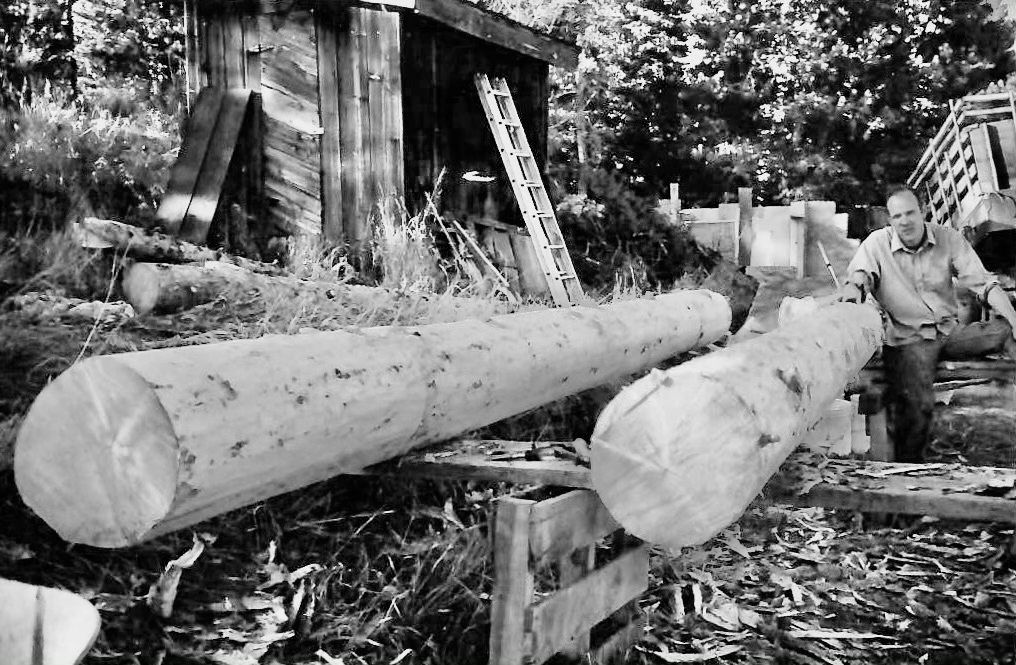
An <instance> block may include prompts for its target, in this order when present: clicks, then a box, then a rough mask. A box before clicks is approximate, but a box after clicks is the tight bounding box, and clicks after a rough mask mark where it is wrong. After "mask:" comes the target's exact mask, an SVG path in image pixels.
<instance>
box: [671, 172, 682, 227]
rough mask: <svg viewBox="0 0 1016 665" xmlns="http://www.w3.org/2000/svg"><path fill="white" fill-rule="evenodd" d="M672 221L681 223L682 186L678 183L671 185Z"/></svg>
mask: <svg viewBox="0 0 1016 665" xmlns="http://www.w3.org/2000/svg"><path fill="white" fill-rule="evenodd" d="M670 221H671V222H673V223H674V224H680V223H681V185H680V183H676V182H672V183H670Z"/></svg>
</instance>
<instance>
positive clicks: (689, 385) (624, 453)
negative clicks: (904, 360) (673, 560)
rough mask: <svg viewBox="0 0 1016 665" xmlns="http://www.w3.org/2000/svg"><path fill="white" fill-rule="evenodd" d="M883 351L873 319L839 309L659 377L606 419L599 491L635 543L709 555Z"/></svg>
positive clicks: (646, 381) (862, 310)
mask: <svg viewBox="0 0 1016 665" xmlns="http://www.w3.org/2000/svg"><path fill="white" fill-rule="evenodd" d="M881 342H882V322H881V320H880V318H879V314H878V312H877V311H876V310H875V309H874V308H872V307H869V306H867V305H853V304H847V303H834V304H831V305H828V306H825V307H823V308H821V309H819V310H817V311H816V312H815V313H814V314H813V315H811V316H810V318H808V319H797V320H795V321H794V322H793V323H792V324H791V325H789V326H787V327H785V328H780V329H777V330H776V331H773V332H771V333H767V334H765V335H761V336H759V337H757V338H754V339H752V340H750V341H747V342H744V343H741V344H737V345H734V346H731V347H728V348H725V349H722V350H720V351H716V352H714V353H710V354H708V355H705V356H701V357H699V358H695V359H694V360H691V361H689V362H686V363H683V364H681V365H679V366H677V367H674V368H673V369H670V370H667V371H665V372H664V371H653V372H652V373H650V374H649V375H648V376H646V377H643V378H641V379H639V380H638V381H636V382H635V383H633V384H632V385H630V386H628V387H627V388H625V389H624V390H623V391H622V392H621V393H620V394H618V395H617V397H615V398H614V399H613V400H612V401H611V402H610V403H609V404H608V405H607V407H606V408H605V409H604V411H603V412H602V413H601V414H600V417H599V419H598V420H597V423H596V427H595V429H594V432H593V435H592V440H591V465H592V477H593V486H594V487H595V489H596V491H597V493H598V494H599V495H600V498H601V499H602V501H603V503H604V505H605V506H606V507H607V510H608V511H610V513H611V515H613V517H614V519H616V520H617V521H618V522H619V523H620V524H621V525H622V526H624V528H625V529H627V530H628V531H629V532H631V533H632V534H634V535H636V536H638V537H639V538H642V539H644V540H647V541H649V542H652V543H656V544H659V545H664V546H668V547H682V546H685V545H697V544H700V543H703V542H705V541H706V540H708V539H709V538H711V537H712V536H714V535H715V534H717V533H719V532H720V531H721V530H722V529H724V528H725V527H727V526H728V525H730V524H731V523H733V522H734V521H736V520H737V519H738V518H739V517H740V516H741V514H742V513H743V512H744V510H745V508H747V507H748V505H749V504H750V503H751V501H752V499H754V498H755V496H756V495H758V493H759V492H760V491H761V490H762V487H763V486H764V485H765V483H766V482H767V481H768V480H769V478H770V477H771V476H772V475H773V474H774V473H775V472H776V470H777V469H778V468H779V466H780V464H782V463H783V461H784V460H785V459H786V458H787V456H788V455H789V454H790V453H791V451H793V450H794V448H795V447H796V446H797V444H798V443H799V442H800V441H801V437H802V435H803V434H804V433H805V432H806V431H807V430H808V429H810V428H811V427H812V426H814V425H815V423H816V422H817V421H818V420H819V418H820V417H821V416H822V414H823V412H824V411H825V410H826V408H827V407H828V406H829V404H830V403H831V402H832V401H833V400H834V399H836V398H838V397H841V396H842V395H843V390H844V388H845V386H846V385H847V383H848V382H849V381H850V380H851V379H852V378H853V377H855V376H856V375H857V373H858V372H859V371H860V370H861V368H862V367H863V366H864V364H865V363H866V362H867V361H868V359H869V358H871V356H872V355H873V354H874V352H875V350H876V349H877V348H878V347H879V345H880V344H881Z"/></svg>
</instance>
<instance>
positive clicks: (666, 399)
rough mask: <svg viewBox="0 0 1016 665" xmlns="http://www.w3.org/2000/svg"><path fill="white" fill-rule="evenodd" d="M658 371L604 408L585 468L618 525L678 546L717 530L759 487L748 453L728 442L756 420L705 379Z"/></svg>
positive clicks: (752, 426)
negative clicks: (686, 381)
mask: <svg viewBox="0 0 1016 665" xmlns="http://www.w3.org/2000/svg"><path fill="white" fill-rule="evenodd" d="M664 377H665V375H664V373H662V372H660V373H659V374H657V375H655V376H654V375H650V376H648V377H645V378H643V379H641V380H640V381H637V382H636V383H634V384H632V385H631V386H629V387H628V388H626V389H625V390H624V391H622V392H621V393H620V394H619V395H618V396H617V397H616V398H614V401H612V402H611V403H610V404H609V405H608V406H607V408H606V409H605V410H604V412H603V413H602V414H601V415H600V418H599V420H598V421H597V424H596V429H595V430H594V432H593V435H592V437H591V438H592V441H591V444H592V445H591V464H590V466H591V468H592V480H593V487H594V488H595V489H596V493H597V494H598V495H599V497H600V500H601V501H602V502H603V505H604V506H606V508H607V511H608V512H609V513H610V514H611V516H613V518H614V519H615V520H617V522H618V523H619V524H621V526H623V527H624V528H625V529H626V530H627V531H628V532H629V533H631V534H633V535H635V536H637V537H639V538H641V539H642V540H645V541H647V542H651V543H654V544H657V545H662V546H664V547H670V548H675V549H676V548H680V547H685V546H690V545H699V544H702V543H704V542H706V541H707V540H709V539H710V538H712V537H713V536H715V535H716V534H717V533H719V532H720V531H721V530H722V529H723V528H725V527H726V526H727V525H728V524H730V523H731V522H733V521H735V520H736V519H737V518H738V517H739V516H740V515H741V513H742V512H743V511H744V508H745V507H746V506H747V505H748V504H749V503H750V502H751V500H752V498H753V497H754V496H755V494H756V493H757V491H758V488H759V485H758V484H757V482H756V478H754V477H753V474H752V473H750V470H751V467H752V466H753V460H752V459H751V456H750V455H747V456H745V455H744V454H743V453H742V452H741V451H738V450H737V449H736V446H731V445H730V442H731V441H734V440H736V439H738V438H741V437H740V436H739V435H740V434H741V433H743V432H744V431H745V430H755V424H754V423H753V422H752V421H751V419H750V418H745V417H743V416H742V414H738V413H737V404H736V398H733V397H732V396H731V395H730V394H729V393H724V392H723V391H722V390H718V389H717V388H716V386H715V385H712V384H711V382H697V383H695V384H694V385H691V386H690V387H683V386H676V385H673V383H671V382H670V381H669V380H668V379H666V378H664ZM657 381H665V382H666V383H657ZM675 404H679V405H680V406H679V407H675ZM703 414H705V417H703ZM720 414H725V416H721V415H720ZM754 475H757V474H754Z"/></svg>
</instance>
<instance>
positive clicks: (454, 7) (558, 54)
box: [416, 0, 579, 69]
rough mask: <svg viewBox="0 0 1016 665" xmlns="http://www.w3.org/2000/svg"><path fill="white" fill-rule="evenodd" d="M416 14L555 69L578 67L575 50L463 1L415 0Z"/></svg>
mask: <svg viewBox="0 0 1016 665" xmlns="http://www.w3.org/2000/svg"><path fill="white" fill-rule="evenodd" d="M416 11H417V13H419V14H422V15H424V16H426V17H427V18H430V19H433V20H435V21H439V22H441V23H444V24H445V25H447V26H450V27H452V28H454V29H456V30H460V31H462V32H465V33H467V34H470V35H472V36H474V37H478V38H480V39H482V40H484V41H486V42H491V43H493V44H497V45H498V46H503V47H504V48H507V49H511V50H513V51H516V52H518V53H521V54H523V55H527V56H529V57H531V58H536V59H538V60H543V61H544V62H548V63H550V64H552V65H556V66H558V67H565V68H567V69H574V68H575V67H577V66H578V62H579V59H578V57H579V50H578V48H576V47H575V46H572V45H571V44H567V43H565V42H562V41H560V40H557V39H552V38H551V37H547V36H546V35H541V34H540V33H538V32H536V31H534V30H532V29H530V28H527V27H526V26H524V25H522V24H521V23H517V22H515V21H512V20H510V19H508V18H505V17H503V16H499V15H497V14H493V13H491V12H487V11H484V10H482V9H480V8H479V7H476V6H474V5H471V4H469V3H468V2H464V1H463V0H416Z"/></svg>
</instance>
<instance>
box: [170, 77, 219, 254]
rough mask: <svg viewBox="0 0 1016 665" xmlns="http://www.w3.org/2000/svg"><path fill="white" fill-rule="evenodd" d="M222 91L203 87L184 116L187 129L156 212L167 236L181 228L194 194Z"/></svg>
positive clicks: (217, 112)
mask: <svg viewBox="0 0 1016 665" xmlns="http://www.w3.org/2000/svg"><path fill="white" fill-rule="evenodd" d="M224 94H225V91H224V90H223V89H221V88H203V89H202V90H201V93H200V94H199V95H198V99H197V102H195V104H194V111H193V112H192V113H191V115H190V116H189V117H188V118H187V132H186V134H185V135H184V139H183V145H181V146H180V154H179V155H178V156H177V158H176V161H175V162H174V163H173V166H172V168H171V169H170V171H169V184H168V185H167V186H166V193H165V194H164V195H163V196H162V201H160V202H159V209H158V210H157V211H156V213H155V219H156V221H157V222H158V223H159V225H160V226H162V228H163V229H165V231H166V233H168V234H170V235H176V233H177V232H178V231H179V230H180V226H181V225H182V224H183V218H184V215H186V214H187V208H188V207H189V206H190V203H191V198H192V197H193V196H194V187H195V185H196V184H197V181H198V175H199V174H200V172H201V165H202V164H203V163H204V161H205V155H206V154H207V152H208V145H209V143H210V141H211V138H212V133H213V132H214V131H215V121H216V118H218V117H219V109H220V108H221V106H222V98H223V96H224Z"/></svg>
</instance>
